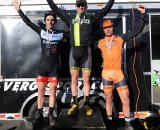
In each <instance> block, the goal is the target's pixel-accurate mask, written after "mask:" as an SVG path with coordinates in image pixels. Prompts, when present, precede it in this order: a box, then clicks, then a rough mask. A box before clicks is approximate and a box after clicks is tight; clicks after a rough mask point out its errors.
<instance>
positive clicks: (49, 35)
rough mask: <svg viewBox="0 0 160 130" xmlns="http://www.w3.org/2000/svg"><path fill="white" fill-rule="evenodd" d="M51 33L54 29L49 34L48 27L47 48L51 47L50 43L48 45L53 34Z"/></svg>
mask: <svg viewBox="0 0 160 130" xmlns="http://www.w3.org/2000/svg"><path fill="white" fill-rule="evenodd" d="M53 33H54V31H52V33H51V34H49V29H47V42H46V43H47V45H46V46H47V48H51V45H50V42H51V39H52V36H53Z"/></svg>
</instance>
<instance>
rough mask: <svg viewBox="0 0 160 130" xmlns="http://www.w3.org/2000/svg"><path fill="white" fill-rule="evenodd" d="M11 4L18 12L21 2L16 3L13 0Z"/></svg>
mask: <svg viewBox="0 0 160 130" xmlns="http://www.w3.org/2000/svg"><path fill="white" fill-rule="evenodd" d="M12 4H13V6H14V8H15V9H16V10H19V9H20V7H21V1H20V2H18V1H17V0H13V1H12Z"/></svg>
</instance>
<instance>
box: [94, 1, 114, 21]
mask: <svg viewBox="0 0 160 130" xmlns="http://www.w3.org/2000/svg"><path fill="white" fill-rule="evenodd" d="M114 1H115V0H109V1H108V3H107V4H106V6H105V7H104V8H103V9H101V10H100V11H98V12H97V13H95V14H94V21H95V22H98V21H99V20H101V19H102V18H103V17H104V16H106V15H107V14H108V12H109V11H110V9H111V8H112V6H113V4H114Z"/></svg>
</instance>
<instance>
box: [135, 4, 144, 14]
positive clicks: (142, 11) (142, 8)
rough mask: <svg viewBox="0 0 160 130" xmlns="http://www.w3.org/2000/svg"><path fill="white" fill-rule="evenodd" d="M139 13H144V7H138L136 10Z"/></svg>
mask: <svg viewBox="0 0 160 130" xmlns="http://www.w3.org/2000/svg"><path fill="white" fill-rule="evenodd" d="M137 10H138V11H139V12H140V13H145V6H144V5H139V6H138V9H137Z"/></svg>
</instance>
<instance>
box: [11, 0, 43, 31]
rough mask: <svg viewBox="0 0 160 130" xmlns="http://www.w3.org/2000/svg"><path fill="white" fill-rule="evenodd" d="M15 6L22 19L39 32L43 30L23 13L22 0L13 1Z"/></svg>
mask: <svg viewBox="0 0 160 130" xmlns="http://www.w3.org/2000/svg"><path fill="white" fill-rule="evenodd" d="M12 4H13V6H14V8H15V9H16V10H17V11H18V13H19V15H20V17H21V18H22V20H23V21H24V22H25V23H26V24H27V25H28V26H29V27H31V28H32V29H33V30H34V31H36V32H37V33H38V34H40V32H41V28H40V27H38V26H37V25H35V24H34V23H32V22H31V21H30V19H29V18H28V17H27V16H26V15H25V14H24V13H23V11H22V10H21V8H20V7H21V1H20V2H18V1H17V0H14V1H13V2H12Z"/></svg>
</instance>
